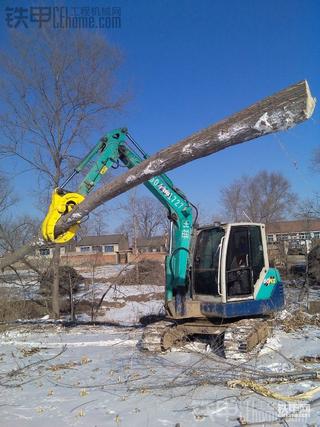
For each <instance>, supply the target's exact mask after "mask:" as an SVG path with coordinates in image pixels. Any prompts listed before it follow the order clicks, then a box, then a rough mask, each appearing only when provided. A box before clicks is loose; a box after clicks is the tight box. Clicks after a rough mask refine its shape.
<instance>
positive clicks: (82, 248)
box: [72, 234, 129, 254]
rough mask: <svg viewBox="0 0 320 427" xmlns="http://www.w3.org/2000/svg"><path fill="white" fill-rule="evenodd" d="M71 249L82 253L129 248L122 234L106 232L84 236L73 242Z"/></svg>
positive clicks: (116, 250)
mask: <svg viewBox="0 0 320 427" xmlns="http://www.w3.org/2000/svg"><path fill="white" fill-rule="evenodd" d="M72 246H73V251H74V252H77V253H82V254H88V253H107V254H112V253H116V252H120V251H126V250H128V248H129V244H128V238H127V237H126V236H125V235H124V234H106V235H102V236H86V237H83V238H82V239H81V240H79V241H78V242H74V243H73V245H72Z"/></svg>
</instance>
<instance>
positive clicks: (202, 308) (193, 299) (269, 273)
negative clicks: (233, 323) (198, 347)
mask: <svg viewBox="0 0 320 427" xmlns="http://www.w3.org/2000/svg"><path fill="white" fill-rule="evenodd" d="M190 267H191V269H190V270H191V280H190V285H191V286H190V289H189V295H188V297H187V298H186V301H185V303H186V307H185V308H186V309H185V316H184V317H193V316H194V314H195V313H197V317H202V316H203V317H219V318H233V317H242V316H251V315H264V314H268V313H270V312H272V311H275V310H279V309H280V308H281V307H282V306H283V305H284V297H283V288H282V283H281V279H280V276H279V273H278V271H277V270H276V269H274V268H270V267H269V261H268V255H267V243H266V235H265V226H264V224H256V223H233V224H218V225H217V224H215V225H213V226H206V227H201V228H198V229H197V231H196V233H195V242H194V249H193V257H191V261H190ZM195 307H196V308H197V309H196V310H195ZM174 317H175V316H174Z"/></svg>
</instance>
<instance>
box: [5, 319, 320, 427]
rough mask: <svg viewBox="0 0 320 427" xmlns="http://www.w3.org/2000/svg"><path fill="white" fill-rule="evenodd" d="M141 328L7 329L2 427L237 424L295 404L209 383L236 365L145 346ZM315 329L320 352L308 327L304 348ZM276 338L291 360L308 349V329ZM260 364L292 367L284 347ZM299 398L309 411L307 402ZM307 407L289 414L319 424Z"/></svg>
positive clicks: (297, 421)
mask: <svg viewBox="0 0 320 427" xmlns="http://www.w3.org/2000/svg"><path fill="white" fill-rule="evenodd" d="M141 333H142V330H141V328H139V327H133V326H132V327H123V326H118V327H116V326H84V325H82V326H78V327H74V328H66V327H63V326H58V325H51V324H38V325H31V324H24V325H20V326H18V327H17V326H16V327H14V328H13V327H12V328H9V329H7V330H4V331H3V332H2V333H1V334H0V342H1V353H0V384H1V386H0V397H1V406H0V416H1V426H3V427H16V426H19V427H20V426H21V427H24V426H35V427H37V426H43V425H45V426H46V427H51V426H52V427H56V426H59V427H63V426H97V427H99V426H101V427H102V426H128V427H131V426H133V427H135V426H173V427H174V426H176V425H179V424H180V426H181V427H189V426H196V425H199V426H200V425H201V426H213V425H217V426H236V425H239V422H238V421H237V418H239V417H242V419H243V420H245V421H247V422H262V421H268V422H272V421H274V420H275V419H276V417H277V416H279V415H283V414H284V411H285V410H288V409H286V408H287V406H286V404H285V403H284V402H280V401H277V400H274V399H270V398H264V397H262V396H259V395H257V394H254V393H253V392H251V391H248V390H240V389H233V388H229V387H227V386H223V385H221V384H219V381H218V383H217V384H215V385H208V384H207V380H208V378H209V376H210V374H212V373H213V374H214V373H215V372H217V373H216V375H219V373H220V372H221V371H223V370H225V371H226V372H228V371H229V372H230V369H232V368H233V367H232V366H231V368H230V366H229V365H227V364H226V363H225V362H224V361H222V362H221V360H222V359H220V358H219V357H218V356H215V355H213V356H212V355H211V354H210V353H203V352H201V353H196V352H191V351H190V350H189V351H172V352H168V353H165V354H155V355H154V354H146V353H141V352H140V351H139V349H138V348H137V343H138V341H139V338H140V336H141ZM306 335H308V337H309V338H310V342H308V352H309V353H310V352H311V353H315V354H318V353H317V349H318V347H319V338H320V337H319V332H318V331H315V330H312V329H309V328H306V330H304V331H303V334H302V340H303V342H304V348H305V349H306V341H305V339H306V338H305V336H306ZM276 339H277V340H279V341H280V342H281V352H282V353H283V355H285V356H286V357H295V358H296V357H299V356H300V355H303V354H305V351H303V347H302V346H301V344H300V345H299V342H300V341H299V340H301V338H300V337H299V334H285V333H284V332H281V331H278V332H277V333H276ZM269 344H270V342H269ZM297 347H299V351H298V352H297V351H296V349H297ZM277 349H278V350H279V346H278V347H277ZM293 349H295V351H294V352H293ZM248 366H250V367H252V361H250V362H248V363H247V364H246V363H243V362H241V366H240V369H241V371H244V370H245V369H246V368H247V367H248ZM255 367H256V368H257V369H258V368H263V369H265V370H266V371H276V372H283V371H287V370H288V369H292V365H291V364H290V363H288V361H287V360H285V359H284V358H283V357H282V356H280V355H279V354H278V353H276V352H270V353H268V354H264V355H262V356H261V357H258V358H257V359H255ZM231 377H232V376H231ZM213 378H214V375H213ZM199 379H200V381H199ZM201 379H202V380H203V381H201ZM193 382H196V383H197V384H196V385H194V384H193ZM220 383H221V382H220ZM188 384H190V385H188ZM314 385H317V383H316V382H312V381H304V382H302V383H300V384H290V385H288V384H286V385H284V386H275V387H274V389H277V390H278V391H281V392H282V393H285V394H294V393H296V392H301V391H307V390H308V389H310V387H312V386H314ZM315 397H320V394H319V393H318V394H317V395H316V396H315ZM294 405H300V409H301V403H299V404H298V403H296V404H294ZM294 405H293V404H291V411H292V409H296V406H294ZM305 408H307V409H305ZM289 409H290V408H289ZM306 411H307V412H306ZM308 411H309V407H306V405H304V415H303V414H302V416H300V418H292V419H290V418H289V419H287V423H288V425H290V426H301V425H307V423H309V425H311V424H312V423H315V424H314V425H319V424H318V420H319V419H320V417H319V415H320V411H319V406H317V402H316V404H315V405H314V406H312V407H311V412H310V414H309V412H308Z"/></svg>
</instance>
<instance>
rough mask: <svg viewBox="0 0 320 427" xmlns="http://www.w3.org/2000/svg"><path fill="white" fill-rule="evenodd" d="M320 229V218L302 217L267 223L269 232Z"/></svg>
mask: <svg viewBox="0 0 320 427" xmlns="http://www.w3.org/2000/svg"><path fill="white" fill-rule="evenodd" d="M304 231H307V232H308V231H320V219H300V220H295V221H277V222H271V223H270V224H266V233H267V234H277V233H301V232H304Z"/></svg>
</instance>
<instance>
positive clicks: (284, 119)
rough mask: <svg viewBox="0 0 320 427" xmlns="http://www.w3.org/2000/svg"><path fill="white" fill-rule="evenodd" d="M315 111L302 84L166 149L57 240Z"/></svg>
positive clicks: (96, 197) (75, 213) (68, 221)
mask: <svg viewBox="0 0 320 427" xmlns="http://www.w3.org/2000/svg"><path fill="white" fill-rule="evenodd" d="M314 107H315V100H314V99H313V98H312V96H311V93H310V90H309V86H308V83H307V82H306V81H302V82H300V83H297V84H295V85H293V86H290V87H288V88H286V89H284V90H282V91H281V92H278V93H276V94H275V95H273V96H270V97H268V98H265V99H264V100H262V101H260V102H257V103H256V104H254V105H252V106H250V107H248V108H246V109H244V110H242V111H240V112H239V113H236V114H234V115H232V116H230V117H228V118H226V119H224V120H222V121H220V122H219V123H216V124H214V125H212V126H209V127H208V128H206V129H204V130H202V131H200V132H197V133H195V134H194V135H192V136H190V137H188V138H186V139H184V140H182V141H180V142H178V143H177V144H174V145H171V146H170V147H168V148H165V149H163V150H161V151H159V152H158V153H156V154H154V155H153V156H151V157H149V158H147V159H146V160H144V161H143V162H142V163H141V164H139V165H137V166H135V167H134V168H132V169H130V170H129V171H128V172H126V173H125V174H123V175H121V176H119V177H117V178H116V179H114V180H113V181H112V182H111V183H110V184H109V183H108V184H106V185H104V186H102V187H101V188H99V189H98V190H96V191H95V192H94V193H91V194H90V195H89V196H88V197H87V198H86V199H85V200H84V201H83V202H82V203H81V204H80V205H78V206H76V207H75V208H74V209H73V210H72V212H71V213H69V214H67V215H64V216H63V217H62V218H61V219H60V220H59V222H58V223H57V226H56V230H55V231H56V234H57V235H59V234H61V233H63V232H65V231H66V230H67V229H68V228H69V227H70V225H72V224H75V223H76V222H77V221H79V220H80V219H82V218H83V217H85V216H86V215H88V214H89V213H90V212H91V211H92V210H94V209H95V208H96V207H98V206H99V205H101V204H102V203H104V202H106V201H108V200H111V199H113V198H114V197H116V196H118V195H119V194H122V193H124V192H126V191H128V190H130V189H131V188H133V187H135V186H137V185H138V184H141V183H143V182H145V181H147V180H149V179H150V178H152V177H154V176H156V175H159V174H161V173H164V172H167V171H169V170H171V169H174V168H176V167H178V166H181V165H183V164H186V163H189V162H191V161H193V160H195V159H198V158H201V157H205V156H208V155H210V154H212V153H216V152H218V151H220V150H223V149H225V148H227V147H230V146H232V145H236V144H240V143H242V142H245V141H249V140H251V139H255V138H258V137H260V136H263V135H267V134H270V133H273V132H277V131H281V130H286V129H288V128H290V127H293V126H294V125H296V124H298V123H300V122H303V121H304V120H307V119H308V118H309V117H311V115H312V113H313V110H314ZM45 244H46V243H45V242H44V241H43V239H41V238H40V239H39V238H38V241H35V242H33V243H32V245H33V247H35V246H39V245H45ZM26 253H28V248H25V247H24V248H21V249H20V250H19V251H18V252H17V253H16V254H12V255H10V256H8V257H5V258H4V259H2V260H1V262H0V268H4V267H6V266H8V265H10V264H11V263H12V262H15V261H17V260H18V259H20V258H21V254H22V255H26Z"/></svg>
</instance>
